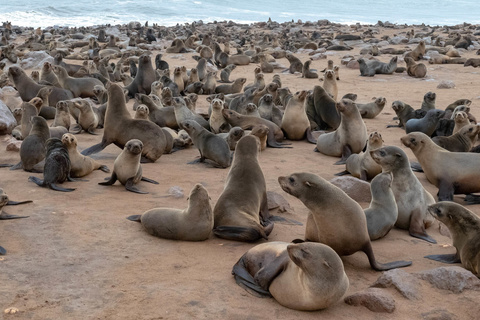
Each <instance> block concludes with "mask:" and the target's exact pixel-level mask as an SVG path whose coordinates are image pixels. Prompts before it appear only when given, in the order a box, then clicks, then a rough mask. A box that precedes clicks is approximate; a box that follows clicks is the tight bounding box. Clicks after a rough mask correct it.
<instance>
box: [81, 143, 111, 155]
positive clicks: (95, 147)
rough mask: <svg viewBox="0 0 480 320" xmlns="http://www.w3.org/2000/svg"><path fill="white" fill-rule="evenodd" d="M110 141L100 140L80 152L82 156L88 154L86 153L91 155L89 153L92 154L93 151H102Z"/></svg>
mask: <svg viewBox="0 0 480 320" xmlns="http://www.w3.org/2000/svg"><path fill="white" fill-rule="evenodd" d="M109 144H110V143H105V142H103V141H102V142H100V143H97V144H95V145H93V146H91V147H90V148H87V149H85V150H83V151H82V152H81V154H83V155H84V156H88V155H91V154H94V153H98V152H100V151H102V150H103V149H105V147H106V146H108V145H109Z"/></svg>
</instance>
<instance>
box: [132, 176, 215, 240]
mask: <svg viewBox="0 0 480 320" xmlns="http://www.w3.org/2000/svg"><path fill="white" fill-rule="evenodd" d="M209 199H210V197H209V196H208V192H207V189H205V188H204V187H203V186H202V185H201V184H199V183H197V184H196V185H195V186H194V187H193V189H192V191H191V192H190V196H189V197H188V200H189V202H188V207H187V208H186V209H184V210H180V209H173V208H154V209H150V210H148V211H146V212H144V213H143V214H141V215H134V216H130V217H128V218H127V219H129V220H132V221H137V222H140V223H141V224H142V226H143V227H144V228H145V230H146V231H147V232H148V233H149V234H151V235H153V236H156V237H160V238H165V239H172V240H186V241H203V240H206V239H208V237H209V235H210V233H211V232H212V229H213V211H212V206H211V205H210V201H209Z"/></svg>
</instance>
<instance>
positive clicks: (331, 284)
mask: <svg viewBox="0 0 480 320" xmlns="http://www.w3.org/2000/svg"><path fill="white" fill-rule="evenodd" d="M232 274H233V275H234V277H235V281H236V282H237V283H238V284H239V285H240V286H241V287H243V288H244V289H245V290H247V291H248V292H250V293H251V294H254V295H257V296H259V297H270V296H273V297H274V298H275V300H277V301H278V303H280V304H281V305H283V306H285V307H287V308H290V309H295V310H302V311H313V310H320V309H325V308H328V307H329V306H331V305H333V304H334V303H336V302H337V301H338V300H340V298H341V297H342V296H343V295H344V294H345V292H346V291H347V289H348V286H349V281H348V277H347V275H346V274H345V271H344V268H343V262H342V260H341V259H340V257H339V256H338V254H336V253H335V251H333V250H332V249H331V248H330V247H328V246H326V245H324V244H321V243H314V242H304V243H296V244H293V243H286V242H280V241H274V242H269V243H262V244H259V245H257V246H255V247H253V248H252V249H250V250H248V251H247V252H246V253H245V254H244V255H243V256H242V257H241V258H240V259H239V260H238V262H237V263H236V264H235V265H234V266H233V270H232Z"/></svg>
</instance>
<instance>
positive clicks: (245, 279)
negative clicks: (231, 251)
mask: <svg viewBox="0 0 480 320" xmlns="http://www.w3.org/2000/svg"><path fill="white" fill-rule="evenodd" d="M232 274H233V277H234V278H235V282H236V283H237V284H238V285H239V286H240V287H242V288H243V289H245V290H246V291H247V292H248V293H250V294H251V295H254V296H256V297H258V298H271V297H272V295H271V294H270V292H269V291H268V290H264V289H262V287H260V286H259V285H258V284H257V283H256V282H255V279H253V277H252V276H251V275H250V273H248V271H247V268H246V267H245V255H243V256H242V257H241V258H240V260H238V262H237V263H236V264H235V265H234V266H233V269H232Z"/></svg>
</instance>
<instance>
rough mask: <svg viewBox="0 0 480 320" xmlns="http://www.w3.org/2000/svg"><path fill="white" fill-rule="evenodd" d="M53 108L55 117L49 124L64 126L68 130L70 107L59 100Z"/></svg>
mask: <svg viewBox="0 0 480 320" xmlns="http://www.w3.org/2000/svg"><path fill="white" fill-rule="evenodd" d="M55 109H56V110H55V119H54V120H53V122H52V125H51V126H52V127H64V128H66V129H67V130H68V129H69V128H70V109H69V108H68V104H67V103H66V102H65V101H59V102H57V105H56V108H55Z"/></svg>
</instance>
